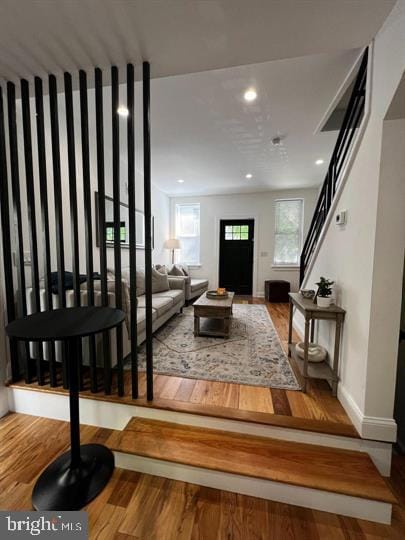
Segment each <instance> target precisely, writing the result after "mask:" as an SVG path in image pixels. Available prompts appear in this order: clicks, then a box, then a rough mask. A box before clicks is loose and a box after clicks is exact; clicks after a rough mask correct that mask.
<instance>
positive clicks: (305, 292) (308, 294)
mask: <svg viewBox="0 0 405 540" xmlns="http://www.w3.org/2000/svg"><path fill="white" fill-rule="evenodd" d="M300 293H301V296H302V297H303V298H306V299H307V300H312V298H314V296H315V291H314V290H313V289H301V290H300Z"/></svg>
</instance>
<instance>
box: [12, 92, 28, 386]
mask: <svg viewBox="0 0 405 540" xmlns="http://www.w3.org/2000/svg"><path fill="white" fill-rule="evenodd" d="M7 109H8V133H9V135H8V136H9V145H10V171H11V192H12V199H13V214H14V223H15V226H16V228H17V231H16V232H17V238H16V243H17V245H16V250H15V257H16V261H15V263H16V266H17V283H18V293H17V294H18V299H19V309H20V316H21V317H25V316H26V315H27V297H26V286H25V268H24V237H23V226H22V215H21V190H20V172H19V165H18V142H17V120H16V102H15V85H14V83H12V82H8V83H7ZM24 347H25V359H24V371H25V373H24V377H25V382H26V383H28V384H29V383H30V382H31V373H30V361H29V358H30V347H29V343H28V342H24Z"/></svg>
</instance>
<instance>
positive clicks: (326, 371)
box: [288, 293, 346, 396]
mask: <svg viewBox="0 0 405 540" xmlns="http://www.w3.org/2000/svg"><path fill="white" fill-rule="evenodd" d="M289 299H290V318H289V326H288V356H292V357H293V358H294V360H295V363H296V365H297V367H298V369H299V372H300V374H301V376H302V378H303V381H302V383H303V388H302V389H303V391H304V392H306V387H307V380H308V379H309V378H314V379H326V380H327V381H328V382H329V383H330V385H331V387H332V394H333V395H334V396H336V394H337V383H338V378H339V377H338V368H339V349H340V335H341V330H342V325H343V321H344V318H345V314H346V312H345V310H344V309H342V308H340V307H338V306H335V305H332V306H329V307H327V308H321V307H319V306H318V305H317V304H314V301H313V300H310V299H306V298H303V296H302V295H301V294H300V293H289ZM294 307H295V308H296V309H297V310H298V311H299V312H300V313H302V315H303V316H304V319H305V337H304V359H302V358H300V357H299V356H298V355H297V353H296V351H295V343H293V342H292V328H293V316H294ZM316 320H327V321H335V323H336V327H335V344H334V353H333V361H332V366H330V365H329V364H328V363H327V362H326V361H324V362H320V363H317V362H309V361H308V345H309V343H310V341H311V342H313V340H314V332H315V327H314V324H315V321H316Z"/></svg>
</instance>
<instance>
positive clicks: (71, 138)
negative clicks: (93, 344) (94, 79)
mask: <svg viewBox="0 0 405 540" xmlns="http://www.w3.org/2000/svg"><path fill="white" fill-rule="evenodd" d="M64 81H65V107H66V135H67V153H68V171H69V201H70V235H71V243H72V272H73V295H74V305H75V306H76V307H77V306H80V304H81V302H80V261H79V222H78V212H77V182H76V153H75V127H74V114H73V90H72V76H71V74H70V73H67V72H65V73H64ZM78 351H79V362H78V365H79V385H80V390H82V389H83V354H82V347H81V343H80V347H78Z"/></svg>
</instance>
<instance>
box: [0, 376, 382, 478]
mask: <svg viewBox="0 0 405 540" xmlns="http://www.w3.org/2000/svg"><path fill="white" fill-rule="evenodd" d="M8 393H9V403H10V409H11V410H13V411H15V412H20V413H23V414H32V415H37V416H44V417H47V418H55V419H57V420H68V419H69V414H68V411H69V407H68V403H67V402H68V399H69V396H68V393H67V392H66V391H61V390H60V389H53V388H49V387H38V386H32V387H31V386H27V385H25V386H23V385H12V386H10V387H9V388H8ZM110 398H111V396H104V395H98V394H96V395H94V396H93V395H91V394H90V395H82V396H81V398H80V419H81V422H82V423H83V424H89V425H94V426H99V427H104V428H108V429H117V430H122V429H124V428H125V426H126V425H127V424H128V422H129V421H130V419H131V418H132V417H134V416H136V417H142V418H148V419H152V420H161V421H164V422H174V423H177V424H185V425H193V426H196V427H203V428H210V429H214V430H220V431H231V432H235V433H242V434H247V435H253V436H258V437H270V438H272V439H279V440H285V441H293V442H300V443H305V444H315V445H319V446H326V447H333V448H341V449H345V450H353V451H359V452H367V453H368V454H369V455H370V457H371V459H372V460H373V462H374V464H375V465H376V466H377V468H378V470H379V471H380V473H381V474H383V475H384V476H389V475H390V470H391V454H392V445H391V443H385V442H382V441H371V440H367V439H362V438H360V437H359V436H358V434H357V432H356V431H355V429H354V428H353V426H351V425H348V424H339V423H333V422H326V421H321V420H311V419H305V418H295V417H290V416H283V415H277V414H268V413H257V412H252V411H240V410H235V409H230V408H227V407H217V406H215V405H196V404H192V403H185V402H179V401H173V400H163V399H154V400H153V401H152V402H147V401H146V400H144V399H137V400H131V401H128V402H126V401H122V400H121V401H117V400H116V396H115V399H114V400H112V399H110Z"/></svg>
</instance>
